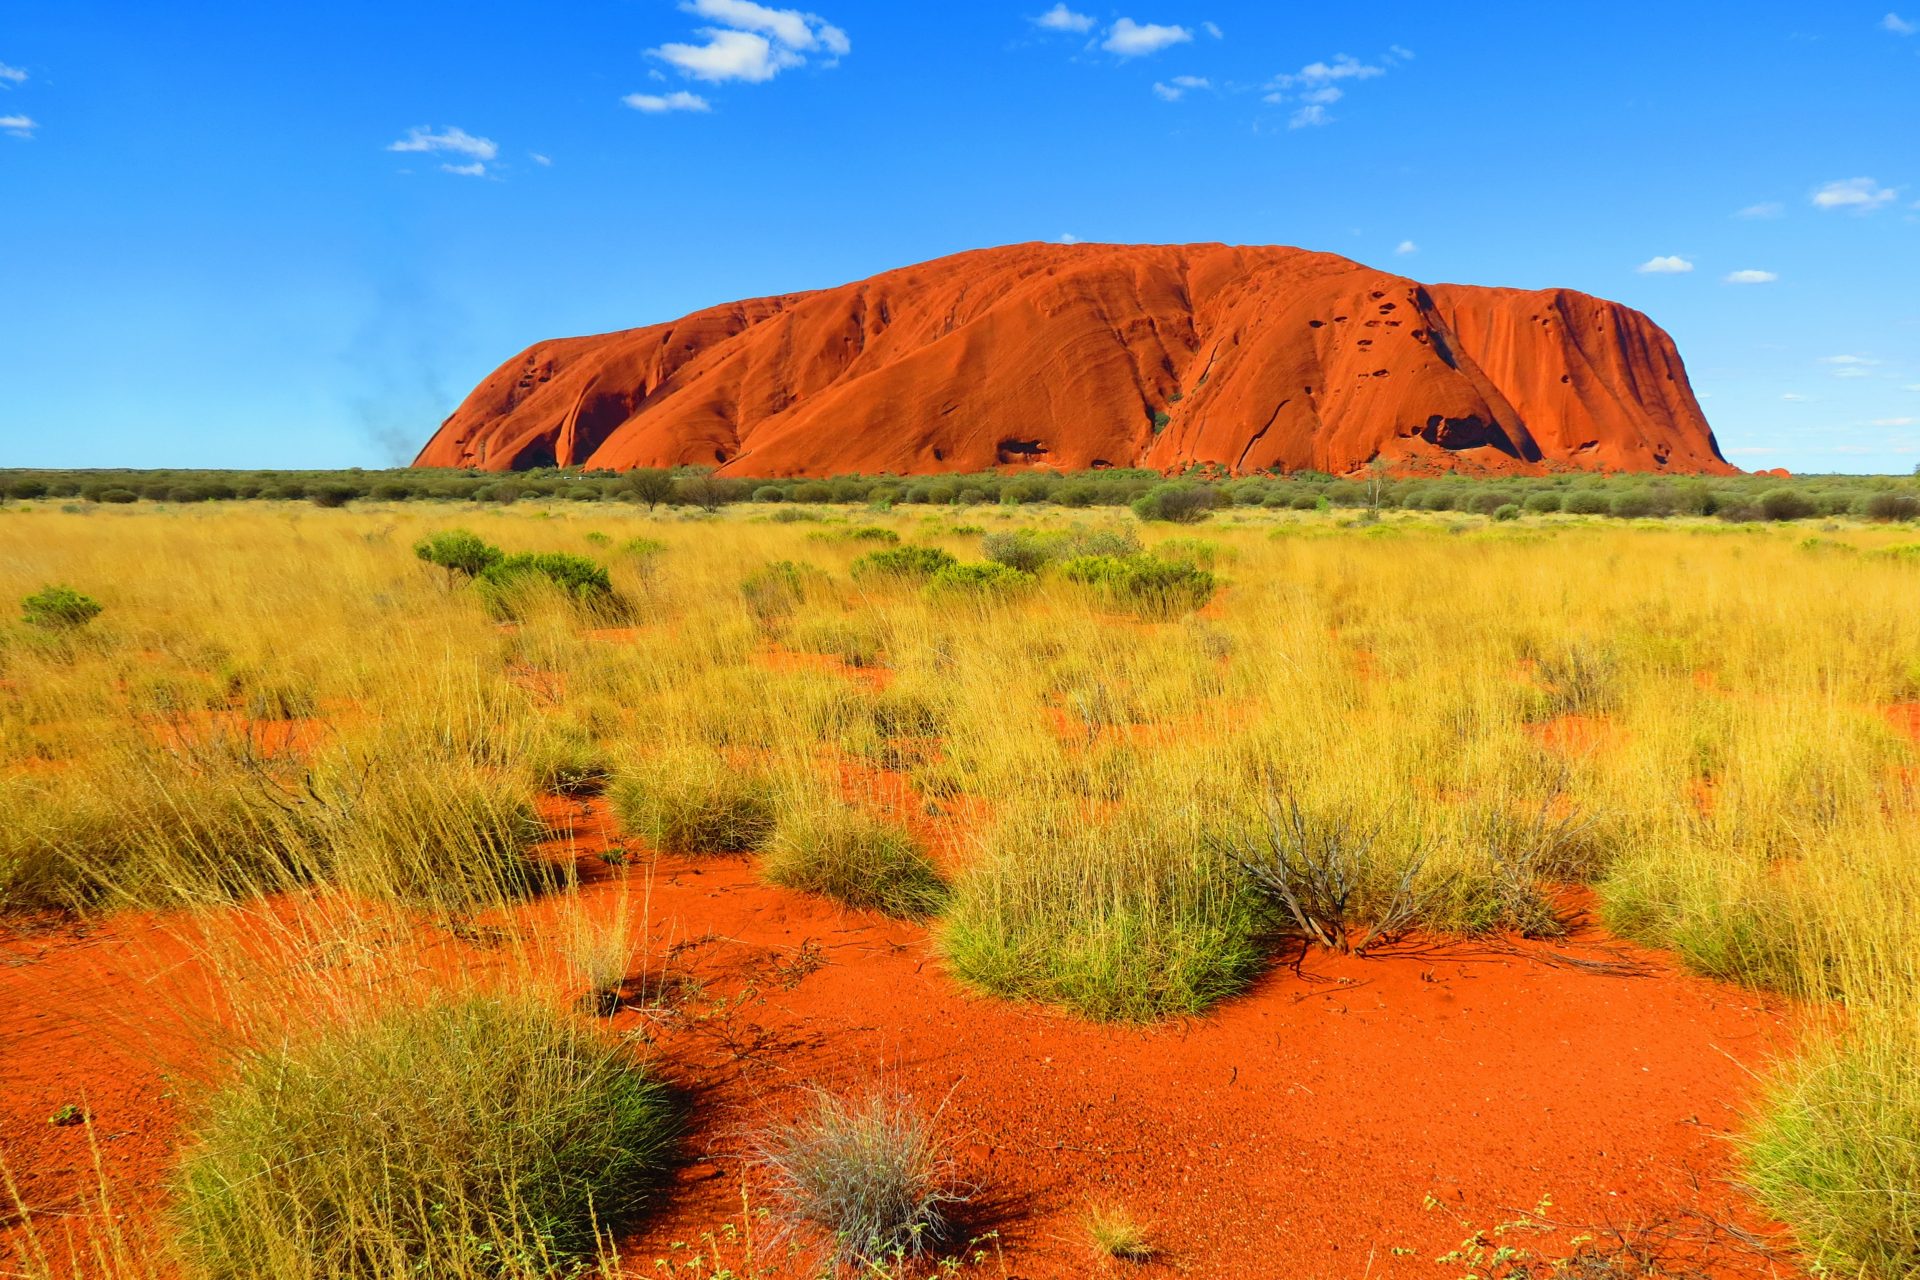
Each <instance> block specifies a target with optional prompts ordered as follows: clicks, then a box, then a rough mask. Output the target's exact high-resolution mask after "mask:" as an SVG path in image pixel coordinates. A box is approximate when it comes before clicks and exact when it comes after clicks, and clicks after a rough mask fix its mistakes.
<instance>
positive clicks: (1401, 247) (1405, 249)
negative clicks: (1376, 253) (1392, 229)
mask: <svg viewBox="0 0 1920 1280" xmlns="http://www.w3.org/2000/svg"><path fill="white" fill-rule="evenodd" d="M1393 251H1394V252H1395V253H1398V254H1408V253H1418V252H1420V246H1419V245H1417V244H1415V243H1414V242H1413V241H1411V240H1402V241H1401V242H1400V243H1399V244H1397V245H1395V246H1394V247H1393Z"/></svg>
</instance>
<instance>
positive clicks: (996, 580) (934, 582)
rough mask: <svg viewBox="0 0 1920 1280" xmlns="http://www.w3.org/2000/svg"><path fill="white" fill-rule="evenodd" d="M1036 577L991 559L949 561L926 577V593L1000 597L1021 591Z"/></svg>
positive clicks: (1033, 581) (1029, 585) (1032, 583)
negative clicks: (958, 562)
mask: <svg viewBox="0 0 1920 1280" xmlns="http://www.w3.org/2000/svg"><path fill="white" fill-rule="evenodd" d="M1036 581H1037V579H1036V578H1035V577H1034V576H1033V575H1032V574H1031V573H1027V572H1025V571H1024V570H1021V569H1014V568H1010V567H1009V566H1007V565H1004V564H995V563H994V562H993V561H991V560H987V561H982V562H980V563H975V564H950V565H947V566H945V567H943V568H942V569H940V570H939V571H938V572H936V573H935V574H934V575H933V576H932V577H931V578H929V579H928V580H927V593H928V594H929V595H933V596H958V595H969V596H983V597H994V598H1000V597H1005V596H1009V595H1012V594H1014V593H1015V592H1019V591H1023V590H1025V589H1026V588H1028V587H1031V586H1032V585H1034V583H1035V582H1036Z"/></svg>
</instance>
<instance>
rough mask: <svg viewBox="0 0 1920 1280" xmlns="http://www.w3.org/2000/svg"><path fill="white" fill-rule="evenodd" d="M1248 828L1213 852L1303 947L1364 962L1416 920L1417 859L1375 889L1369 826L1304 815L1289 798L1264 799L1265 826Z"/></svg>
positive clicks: (1339, 817) (1375, 834) (1373, 830)
mask: <svg viewBox="0 0 1920 1280" xmlns="http://www.w3.org/2000/svg"><path fill="white" fill-rule="evenodd" d="M1254 825H1255V830H1253V831H1252V832H1243V831H1229V832H1227V833H1226V834H1224V835H1218V836H1216V837H1215V839H1216V840H1217V841H1218V843H1219V848H1220V849H1221V851H1222V853H1223V854H1224V855H1225V856H1226V857H1227V858H1228V859H1229V860H1231V861H1232V862H1233V864H1234V865H1235V866H1237V867H1239V868H1240V869H1241V870H1242V871H1243V872H1244V873H1245V874H1246V876H1247V879H1248V880H1249V881H1250V882H1251V883H1252V885H1253V886H1254V887H1255V889H1256V890H1257V891H1258V892H1259V893H1260V894H1261V895H1263V896H1264V897H1266V898H1267V899H1269V900H1270V901H1271V902H1272V903H1273V904H1274V905H1275V906H1276V907H1277V908H1278V909H1279V911H1280V912H1281V915H1282V918H1283V919H1284V920H1285V921H1286V923H1287V924H1288V925H1290V926H1291V927H1292V928H1293V929H1295V930H1297V931H1298V932H1299V933H1300V935H1301V936H1302V937H1304V938H1306V939H1307V940H1309V941H1310V942H1313V943H1316V944H1318V945H1319V946H1323V947H1328V948H1331V949H1332V950H1335V951H1351V952H1355V953H1358V954H1362V955H1364V954H1365V953H1366V951H1367V948H1369V947H1371V946H1373V945H1374V944H1375V943H1377V942H1383V941H1391V940H1393V939H1394V938H1396V937H1398V936H1400V935H1401V934H1402V933H1404V932H1406V930H1407V929H1409V928H1411V927H1412V926H1413V924H1414V923H1415V922H1416V921H1417V919H1418V916H1419V910H1418V907H1419V903H1418V899H1417V897H1416V895H1415V892H1414V886H1415V885H1416V883H1417V882H1418V880H1419V877H1420V870H1421V867H1422V866H1423V865H1424V858H1423V857H1422V856H1421V855H1420V854H1419V853H1417V852H1416V853H1415V854H1414V855H1413V856H1412V857H1409V858H1406V859H1404V860H1402V862H1401V865H1400V867H1399V868H1398V870H1397V873H1390V874H1392V875H1393V878H1392V879H1391V880H1390V881H1388V882H1386V883H1385V884H1382V883H1381V871H1382V867H1381V865H1380V859H1378V858H1377V857H1376V855H1375V845H1376V844H1377V843H1378V841H1379V837H1380V830H1379V828H1378V827H1377V826H1370V825H1367V824H1366V823H1364V822H1361V821H1359V820H1357V819H1356V818H1354V817H1353V816H1352V815H1350V814H1345V813H1332V814H1328V813H1315V812H1310V811H1309V810H1308V809H1307V808H1306V807H1304V806H1303V805H1302V804H1301V803H1300V802H1299V800H1298V799H1297V798H1296V797H1294V796H1291V795H1278V796H1273V797H1270V798H1269V800H1268V805H1267V810H1266V815H1265V820H1264V821H1262V822H1259V823H1256V824H1254Z"/></svg>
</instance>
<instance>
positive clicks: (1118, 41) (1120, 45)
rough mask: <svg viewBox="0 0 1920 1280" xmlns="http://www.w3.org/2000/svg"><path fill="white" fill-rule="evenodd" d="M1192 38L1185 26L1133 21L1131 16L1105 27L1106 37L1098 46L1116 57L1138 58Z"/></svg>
mask: <svg viewBox="0 0 1920 1280" xmlns="http://www.w3.org/2000/svg"><path fill="white" fill-rule="evenodd" d="M1192 39H1193V32H1191V31H1189V30H1188V29H1187V28H1185V27H1175V26H1163V25H1161V24H1160V23H1158V22H1135V21H1134V20H1133V19H1132V18H1121V19H1120V20H1119V21H1117V22H1115V23H1114V24H1113V25H1112V26H1111V27H1108V28H1107V38H1106V39H1105V40H1102V41H1101V42H1100V47H1101V48H1102V49H1105V50H1106V51H1107V52H1108V53H1111V54H1114V55H1116V56H1118V57H1122V58H1138V57H1141V56H1143V55H1145V54H1149V53H1158V52H1160V51H1161V50H1162V49H1167V48H1171V47H1172V46H1174V45H1176V44H1186V43H1187V42H1188V41H1190V40H1192Z"/></svg>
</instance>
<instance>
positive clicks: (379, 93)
mask: <svg viewBox="0 0 1920 1280" xmlns="http://www.w3.org/2000/svg"><path fill="white" fill-rule="evenodd" d="M814 2H815V0H809V3H810V4H811V3H814ZM817 3H818V4H819V5H820V6H821V9H820V11H819V12H818V13H815V12H813V11H812V10H811V9H806V10H783V9H778V8H775V7H771V6H762V5H757V4H752V3H747V2H746V0H686V2H685V3H680V2H678V0H580V2H579V3H575V4H569V5H555V4H547V5H533V4H527V3H506V2H505V0H463V2H461V3H452V2H448V0H405V2H404V3H394V0H380V2H379V3H363V2H361V0H337V2H336V3H331V4H328V5H324V6H322V5H285V6H282V5H270V4H260V3H257V2H255V3H247V4H238V3H213V2H211V0H171V2H170V3H167V4H164V5H161V4H151V3H139V4H135V3H124V2H123V3H105V2H103V0H0V350H3V351H4V352H5V354H6V357H7V375H6V377H5V379H4V381H3V382H0V385H3V386H4V388H5V390H4V392H0V466H86V465H101V466H106V465H131V466H167V465H173V466H214V465H231V466H263V467H264V466H351V465H361V466H383V465H390V464H392V463H394V462H397V461H405V460H407V459H409V458H410V457H411V454H412V452H413V450H414V449H415V448H417V447H418V445H419V444H420V443H421V442H423V441H424V440H425V439H426V438H427V436H428V435H429V434H430V433H431V432H432V430H433V428H434V427H435V426H436V425H437V423H438V421H439V420H440V418H441V417H443V416H444V415H445V414H446V413H447V412H449V411H450V410H451V409H452V407H453V406H454V405H455V404H456V403H457V402H458V401H459V399H460V397H461V396H462V395H464V394H465V392H466V391H467V390H468V389H469V388H470V387H471V386H472V384H473V383H475V382H476V381H478V380H479V379H480V378H481V377H482V376H483V375H485V374H486V373H487V371H488V370H490V369H491V368H493V367H494V366H495V365H496V364H498V363H500V362H501V361H503V360H505V359H507V358H508V357H509V356H511V355H513V354H514V353H515V352H516V351H518V350H519V349H520V348H522V347H524V346H525V345H527V344H528V343H530V342H532V341H535V340H537V339H540V338H545V337H552V336H558V335H562V334H573V333H590V332H599V331H603V330H607V329H613V328H624V327H628V326H632V325H638V324H645V323H651V322H654V321H658V320H665V319H670V318H672V317H674V316H677V315H680V314H683V313H684V312H687V311H689V310H692V309H695V308H697V307H701V306H706V305H709V304H712V303H716V302H722V301H727V300H730V299H733V298H738V297H745V296H752V295H756V294H766V293H775V292H783V291H787V290H793V289H802V288H810V287H816V286H825V285H833V284H838V283H841V282H844V281H846V280H851V279H857V278H859V277H862V276H865V275H869V274H872V273H873V272H876V271H881V270H885V269H887V268H889V267H895V266H900V265H904V264H907V263H910V262H915V261H919V260H921V259H924V258H930V257H934V256H937V255H940V254H945V253H951V252H955V251H958V250H962V249H968V248H976V247H979V246H983V245H991V244H1001V243H1007V242H1012V241H1021V240H1037V239H1058V238H1062V237H1065V236H1073V237H1077V238H1079V239H1082V240H1103V241H1125V242H1179V241H1206V240H1221V241H1228V242H1238V243H1278V244H1297V245H1302V246H1306V247H1309V248H1315V249H1326V250H1331V251H1334V252H1338V253H1343V254H1346V255H1348V256H1351V257H1354V258H1357V259H1359V260H1361V261H1363V262H1367V263H1370V264H1373V265H1376V266H1381V267H1385V268H1389V269H1392V270H1397V271H1401V272H1403V273H1405V274H1407V275H1411V276H1414V277H1416V278H1419V279H1424V280H1430V281H1462V282H1469V283H1476V284H1497V285H1514V286H1522V287H1541V286H1546V285H1565V286H1569V287H1572V288H1577V289H1583V290H1586V291H1588V292H1591V293H1596V294H1601V295H1603V296H1606V297H1611V298H1617V299H1619V300H1621V301H1623V302H1626V303H1628V304H1630V305H1632V306H1635V307H1638V308H1640V309H1642V310H1644V311H1646V312H1647V313H1648V314H1650V315H1651V316H1652V317H1653V318H1654V319H1655V320H1656V321H1658V322H1659V323H1660V324H1662V325H1663V326H1665V327H1666V328H1667V329H1668V330H1669V331H1670V332H1671V333H1673V335H1674V336H1675V338H1676V339H1677V340H1678V342H1679V345H1680V350H1681V352H1682V354H1683V355H1684V356H1685V357H1686V359H1687V362H1688V366H1689V368H1690V369H1691V371H1692V374H1693V379H1694V385H1695V387H1696V389H1697V390H1699V391H1700V392H1701V393H1702V395H1703V404H1704V406H1705V408H1706V410H1707V413H1708V416H1709V417H1710V418H1711V419H1712V421H1713V423H1714V426H1715V428H1716V430H1717V431H1718V433H1719V436H1720V440H1721V443H1722V446H1723V447H1724V448H1725V449H1726V450H1727V451H1728V453H1729V456H1730V457H1731V458H1732V459H1733V461H1735V462H1736V463H1738V464H1740V465H1742V466H1745V467H1749V468H1758V467H1768V466H1787V467H1790V468H1792V469H1794V470H1796V471H1801V470H1804V471H1899V472H1906V471H1910V470H1912V469H1913V467H1914V466H1915V464H1916V463H1920V0H1899V3H1902V4H1905V5H1906V6H1907V8H1906V9H1905V10H1901V11H1896V12H1893V13H1889V12H1888V11H1887V9H1886V8H1885V4H1886V3H1887V0H1878V2H1877V3H1870V4H1852V3H1845V2H1843V0H1827V2H1823V3H1807V4H1799V5H1788V4H1743V5H1737V6H1736V5H1718V4H1716V5H1705V4H1693V5H1687V4H1678V5H1676V4H1672V3H1664V4H1658V5H1655V4H1640V3H1619V4H1612V5H1606V6H1597V5H1594V6H1589V5H1541V4H1533V3H1529V4H1525V5H1512V6H1501V5H1491V4H1489V5H1475V6H1458V5H1455V6H1443V5H1434V4H1432V3H1431V2H1430V0H1422V2H1420V3H1402V2H1400V0H1377V2H1376V3H1371V4H1367V5H1305V4H1294V3H1266V4H1232V3H1200V2H1198V0H1195V2H1189V0H1151V3H1135V0H1126V3H1124V4H1123V5H1122V6H1121V7H1119V8H1111V7H1103V6H1098V5H1095V4H1093V3H1091V2H1090V0H1081V2H1079V3H1072V4H1067V5H1057V6H1054V5H1050V4H1049V3H1040V2H1038V0H1035V2H1033V3H1027V4H1020V3H1000V2H999V0H978V2H976V3H945V4H943V3H930V2H927V0H922V2H920V3H900V2H899V0H892V2H887V3H883V2H881V0H817ZM1737 273H1747V274H1737Z"/></svg>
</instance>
